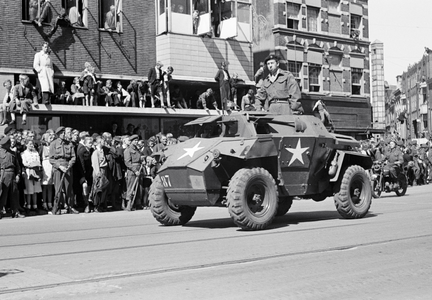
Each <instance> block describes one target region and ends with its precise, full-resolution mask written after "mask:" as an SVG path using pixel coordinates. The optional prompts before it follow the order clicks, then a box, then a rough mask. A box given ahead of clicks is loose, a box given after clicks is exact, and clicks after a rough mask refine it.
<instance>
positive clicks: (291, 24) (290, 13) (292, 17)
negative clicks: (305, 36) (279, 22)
mask: <svg viewBox="0 0 432 300" xmlns="http://www.w3.org/2000/svg"><path fill="white" fill-rule="evenodd" d="M286 12H287V27H288V28H291V29H298V27H299V15H300V4H296V3H292V2H287V4H286Z"/></svg>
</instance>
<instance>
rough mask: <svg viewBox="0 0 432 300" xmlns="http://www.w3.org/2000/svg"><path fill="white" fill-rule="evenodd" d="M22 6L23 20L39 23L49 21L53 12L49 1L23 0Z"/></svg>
mask: <svg viewBox="0 0 432 300" xmlns="http://www.w3.org/2000/svg"><path fill="white" fill-rule="evenodd" d="M22 8H23V10H22V19H23V20H25V21H35V22H40V23H51V21H52V16H53V13H52V7H51V2H49V1H43V0H42V1H41V0H39V1H38V0H23V1H22Z"/></svg>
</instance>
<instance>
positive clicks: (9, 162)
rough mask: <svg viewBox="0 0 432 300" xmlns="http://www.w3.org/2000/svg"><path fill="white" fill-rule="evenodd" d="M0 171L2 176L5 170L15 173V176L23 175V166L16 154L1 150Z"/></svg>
mask: <svg viewBox="0 0 432 300" xmlns="http://www.w3.org/2000/svg"><path fill="white" fill-rule="evenodd" d="M0 169H1V173H2V175H3V172H4V171H5V170H7V171H13V172H14V174H15V175H18V174H21V166H20V163H19V161H18V158H17V155H16V154H15V152H13V151H11V150H7V149H4V148H0Z"/></svg>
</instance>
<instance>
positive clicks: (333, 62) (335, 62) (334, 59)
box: [327, 52, 342, 67]
mask: <svg viewBox="0 0 432 300" xmlns="http://www.w3.org/2000/svg"><path fill="white" fill-rule="evenodd" d="M327 61H328V63H329V65H330V66H331V67H340V66H341V63H342V53H337V52H331V53H330V54H329V56H328V58H327Z"/></svg>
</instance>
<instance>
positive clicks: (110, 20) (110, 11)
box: [99, 0, 123, 32]
mask: <svg viewBox="0 0 432 300" xmlns="http://www.w3.org/2000/svg"><path fill="white" fill-rule="evenodd" d="M122 8H123V7H122V0H99V9H100V12H99V28H101V29H105V30H110V31H116V32H123V26H122V25H123V14H122Z"/></svg>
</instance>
